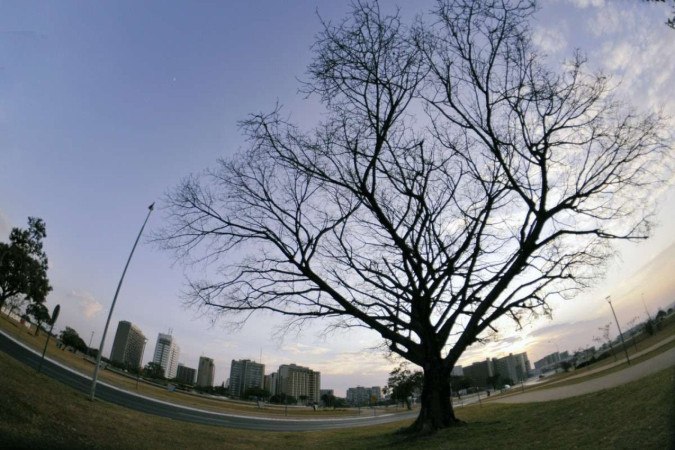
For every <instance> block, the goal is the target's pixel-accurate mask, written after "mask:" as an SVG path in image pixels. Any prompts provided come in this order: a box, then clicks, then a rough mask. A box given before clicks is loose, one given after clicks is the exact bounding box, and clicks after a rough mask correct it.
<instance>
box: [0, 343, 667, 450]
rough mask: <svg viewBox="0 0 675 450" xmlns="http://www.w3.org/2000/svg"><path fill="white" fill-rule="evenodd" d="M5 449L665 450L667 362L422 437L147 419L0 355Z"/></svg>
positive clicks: (0, 433) (376, 430)
mask: <svg viewBox="0 0 675 450" xmlns="http://www.w3.org/2000/svg"><path fill="white" fill-rule="evenodd" d="M0 373H2V375H3V377H2V384H1V385H0V386H1V388H0V437H1V439H0V442H1V443H2V446H3V447H4V448H275V447H277V448H325V447H328V448H331V447H340V448H345V449H347V448H388V447H393V446H396V447H397V448H403V449H406V448H467V449H471V448H480V449H490V448H500V449H504V448H518V449H527V448H537V449H540V448H593V449H599V448H600V449H601V448H655V449H656V448H658V449H663V448H668V447H669V446H671V445H672V443H673V442H675V441H674V439H675V434H674V430H673V424H675V411H674V405H675V368H670V369H668V370H665V371H662V372H659V373H657V374H655V375H651V376H649V377H646V378H644V379H642V380H639V381H637V382H633V383H629V384H626V385H624V386H621V387H618V388H614V389H611V390H605V391H601V392H597V393H594V394H589V395H585V396H581V397H575V398H571V399H565V400H559V401H554V402H548V403H538V404H536V405H535V404H520V405H505V404H487V405H483V406H482V407H481V406H479V405H475V406H471V407H465V408H461V409H459V410H458V411H457V414H458V416H459V417H460V418H461V419H462V420H464V421H466V422H467V423H468V425H467V426H463V427H458V428H453V429H449V430H444V431H442V432H439V433H437V434H435V435H434V436H431V437H427V438H423V439H410V438H408V437H405V436H401V435H397V434H394V431H395V430H397V429H398V428H400V427H402V426H405V425H407V423H406V422H396V423H392V424H388V425H380V426H374V427H362V428H355V429H344V430H331V431H321V432H305V433H278V432H254V431H247V430H233V429H226V428H221V427H213V426H206V425H195V424H192V423H187V422H179V421H173V420H170V419H166V418H162V417H157V416H152V415H148V414H143V413H139V412H136V411H132V410H128V409H125V408H122V407H119V406H116V405H112V404H108V403H105V402H102V401H98V402H93V403H92V402H89V401H88V400H87V399H86V397H85V395H84V394H81V393H79V392H77V391H74V390H72V389H70V388H68V387H66V386H64V385H62V384H60V383H58V382H56V381H53V380H51V379H50V378H48V377H46V376H44V375H42V374H37V373H36V372H35V370H33V369H31V368H30V367H28V366H25V365H23V364H21V363H19V362H18V361H16V360H14V359H13V358H11V357H9V356H8V355H6V354H4V353H0Z"/></svg>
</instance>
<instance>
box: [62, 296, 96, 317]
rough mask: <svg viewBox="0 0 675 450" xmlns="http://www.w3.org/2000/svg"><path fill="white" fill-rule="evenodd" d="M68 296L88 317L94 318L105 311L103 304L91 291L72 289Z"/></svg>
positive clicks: (83, 314)
mask: <svg viewBox="0 0 675 450" xmlns="http://www.w3.org/2000/svg"><path fill="white" fill-rule="evenodd" d="M67 297H68V300H69V301H71V302H72V303H75V304H77V306H78V308H79V311H80V314H81V315H82V316H84V317H85V318H86V319H93V318H94V317H96V316H98V314H99V313H100V312H101V311H103V305H102V304H101V303H100V302H99V301H98V300H96V298H94V296H93V295H92V294H91V293H89V292H86V291H77V290H72V291H70V292H69V293H68V294H67Z"/></svg>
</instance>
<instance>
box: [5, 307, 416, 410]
mask: <svg viewBox="0 0 675 450" xmlns="http://www.w3.org/2000/svg"><path fill="white" fill-rule="evenodd" d="M0 329H2V330H3V331H4V332H6V333H8V334H9V335H11V336H13V337H15V338H16V339H18V340H19V341H21V342H23V343H25V344H27V345H29V346H30V347H32V348H34V349H36V350H38V351H40V352H42V349H43V347H44V344H45V340H46V334H45V333H44V332H40V334H39V335H38V336H34V335H33V332H32V331H31V330H29V329H27V328H26V327H24V326H23V325H20V324H17V323H16V322H14V321H13V320H11V319H9V318H8V317H7V316H5V315H3V314H0ZM47 356H48V357H50V358H52V359H54V360H56V361H59V362H61V363H63V364H65V365H67V366H69V367H72V368H73V369H75V370H77V371H79V372H80V373H83V374H85V375H88V376H91V375H92V374H93V372H94V364H93V363H91V362H89V361H87V360H85V359H83V358H82V357H80V356H78V355H75V354H74V353H72V352H69V351H64V350H60V349H58V348H57V347H56V345H55V340H54V339H51V340H50V342H49V345H48V348H47ZM99 379H100V380H101V381H105V382H107V383H110V384H113V385H115V386H118V387H121V388H124V389H127V390H129V391H133V392H138V393H139V394H142V395H145V396H149V397H153V398H157V399H159V400H163V401H169V402H172V403H178V404H181V405H185V406H191V407H195V408H201V409H205V410H209V411H216V412H236V413H237V414H245V415H246V414H248V415H265V416H269V415H275V416H286V415H288V416H289V417H308V416H310V417H351V416H355V415H358V414H359V413H363V414H370V412H369V411H367V410H366V409H365V408H364V409H361V410H360V411H359V410H358V409H356V408H347V409H337V410H333V409H325V410H319V411H314V410H313V409H311V408H308V407H305V408H302V407H291V408H288V410H286V408H284V407H283V406H278V405H268V406H266V407H265V408H263V409H259V408H257V406H256V405H255V404H254V403H246V402H236V401H226V400H223V399H214V398H208V397H205V396H198V395H192V394H188V393H185V392H181V391H175V392H169V391H168V390H167V389H166V388H162V387H158V386H155V385H152V384H149V383H144V382H141V383H139V384H138V388H137V387H136V380H135V379H134V378H128V377H125V376H122V375H119V374H117V373H115V372H111V371H109V370H103V371H100V372H99ZM392 409H393V408H388V409H387V412H390V411H392ZM400 411H401V412H404V411H403V409H401V410H400Z"/></svg>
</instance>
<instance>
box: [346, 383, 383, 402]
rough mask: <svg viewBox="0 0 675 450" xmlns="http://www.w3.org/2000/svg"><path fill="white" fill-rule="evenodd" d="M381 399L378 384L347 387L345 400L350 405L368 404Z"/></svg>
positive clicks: (380, 390)
mask: <svg viewBox="0 0 675 450" xmlns="http://www.w3.org/2000/svg"><path fill="white" fill-rule="evenodd" d="M380 400H382V389H381V388H380V386H373V387H363V386H357V387H353V388H348V389H347V402H349V403H351V404H352V405H369V404H371V403H377V402H379V401H380Z"/></svg>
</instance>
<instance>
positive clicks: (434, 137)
mask: <svg viewBox="0 0 675 450" xmlns="http://www.w3.org/2000/svg"><path fill="white" fill-rule="evenodd" d="M533 9H534V5H533V4H532V3H530V2H523V1H518V2H508V1H507V2H502V1H489V0H488V1H473V0H471V1H469V0H466V1H463V0H457V1H450V0H448V1H440V2H439V3H438V5H437V7H436V8H435V10H434V11H433V12H432V14H433V17H432V18H430V19H428V20H417V21H415V22H413V24H412V25H410V26H407V25H405V24H404V23H403V22H402V20H401V18H400V17H399V15H398V14H396V13H395V14H392V15H387V14H384V13H383V12H382V11H381V10H380V8H379V6H378V5H377V4H373V3H362V2H359V3H356V4H355V5H354V7H353V10H352V12H351V14H350V15H349V16H348V17H347V18H346V19H345V20H344V21H343V22H341V23H339V24H337V25H333V24H330V23H325V24H324V29H323V31H322V33H321V34H320V35H319V36H318V37H317V40H316V42H315V45H314V47H313V50H314V58H313V61H312V63H311V64H310V65H309V68H308V81H307V82H306V83H305V84H304V85H303V89H304V91H305V92H307V93H308V94H309V95H314V96H316V98H318V99H320V101H321V102H322V103H323V105H324V106H325V109H326V115H325V118H324V120H323V121H322V122H321V123H320V124H319V125H317V126H316V127H314V128H313V129H312V130H311V131H303V130H302V129H301V128H300V127H298V126H296V125H294V124H292V123H290V122H289V121H288V120H286V119H285V118H284V117H283V116H282V115H281V113H280V111H279V109H275V110H274V111H272V112H271V113H268V114H253V115H251V116H250V117H249V118H248V119H247V120H245V121H244V122H243V129H244V131H245V133H246V135H247V136H248V142H249V146H248V149H247V150H246V151H244V152H243V153H241V154H238V155H237V156H235V157H233V158H230V159H224V160H221V161H219V163H218V165H217V166H216V167H215V168H213V169H212V170H210V171H208V172H207V173H206V174H204V175H202V176H192V177H189V178H188V179H186V180H184V181H183V182H182V183H181V184H180V185H179V186H178V187H177V188H176V189H175V190H174V191H172V192H171V193H170V194H169V195H168V210H169V220H168V225H167V226H166V228H165V229H164V230H163V231H162V232H161V235H160V238H161V239H162V240H163V244H164V246H165V247H166V248H168V249H171V250H173V251H176V252H177V254H178V256H179V257H186V258H187V259H188V260H191V261H195V260H199V261H202V262H205V263H206V264H207V265H208V266H209V267H211V268H213V269H215V270H214V273H215V275H214V276H212V277H208V278H206V277H205V279H197V278H196V279H192V280H191V281H190V283H189V293H188V295H189V299H190V301H192V302H193V303H194V304H195V305H199V306H202V307H206V308H210V309H211V310H212V311H213V312H214V313H218V312H220V313H226V314H227V317H228V318H231V317H234V318H235V319H234V320H241V321H245V320H246V319H247V318H249V317H250V315H251V313H252V312H255V311H273V312H276V313H279V314H283V315H286V316H288V318H289V322H288V324H289V326H290V325H301V324H302V323H304V321H306V320H308V319H315V318H323V319H328V320H329V322H326V323H328V324H329V325H328V326H344V327H350V326H363V327H367V328H370V329H372V330H374V331H376V332H377V333H379V334H380V335H381V337H382V339H383V340H384V342H386V343H387V345H388V347H389V348H390V350H391V351H392V352H394V353H396V354H398V355H400V356H401V357H403V358H405V359H406V360H408V361H410V362H412V363H414V364H417V365H419V366H420V367H421V368H422V370H423V372H424V385H423V389H422V395H421V401H422V407H421V410H420V415H419V418H418V419H417V421H416V422H415V423H414V424H413V425H412V427H411V430H413V431H417V432H425V431H433V430H435V429H438V428H442V427H446V426H450V425H452V424H454V423H456V422H457V420H456V418H455V416H454V412H453V409H452V406H451V404H450V383H449V381H450V372H451V370H452V368H453V366H454V365H455V364H456V362H457V360H458V359H459V357H460V356H461V355H462V353H463V352H464V350H465V349H466V348H467V347H469V346H470V345H471V344H473V343H475V342H476V341H478V340H480V339H482V338H484V337H485V336H486V335H488V334H489V333H491V332H492V331H493V330H494V328H495V323H496V321H497V320H498V319H500V318H502V317H504V316H507V317H510V318H512V319H513V320H515V321H516V322H518V323H520V322H521V320H524V319H527V318H528V317H529V316H530V315H532V314H546V313H548V312H549V306H548V304H549V300H550V299H551V298H552V297H555V296H562V297H570V296H572V295H574V294H575V293H576V292H577V291H578V290H579V289H581V288H583V287H585V286H586V285H587V284H588V283H589V282H590V280H592V279H593V278H594V277H596V276H597V275H598V274H599V270H601V267H602V264H603V262H604V261H605V260H606V259H607V258H608V257H609V256H610V255H611V254H612V248H611V245H610V244H611V243H612V241H615V240H624V239H643V238H646V237H647V236H648V234H649V222H648V220H647V218H648V213H649V205H650V204H651V202H650V201H649V200H650V197H649V196H650V189H651V188H653V187H654V185H655V184H656V183H658V182H659V180H660V176H662V175H663V173H662V171H660V168H662V167H663V165H659V161H660V160H661V159H662V158H664V157H667V155H668V154H669V153H668V150H667V145H668V141H667V140H666V139H665V138H664V137H663V136H662V135H661V133H662V130H663V129H664V125H663V123H662V121H661V119H660V118H659V117H658V116H656V115H644V116H641V115H639V114H637V113H636V112H635V111H633V110H631V109H629V108H627V107H624V106H622V105H621V104H620V103H619V102H618V101H616V99H615V98H614V96H613V95H612V88H611V84H610V81H609V80H608V79H607V78H606V77H605V76H603V75H602V74H593V73H590V72H589V71H588V70H586V64H585V60H584V58H583V57H582V56H581V55H579V54H574V55H572V57H571V59H570V60H569V61H567V62H566V64H565V65H564V66H563V67H561V69H560V70H558V71H554V70H552V69H551V68H550V67H549V65H548V62H547V61H545V60H544V59H543V58H542V57H541V56H540V55H539V54H538V53H537V52H536V51H535V49H534V48H533V45H532V42H531V36H530V31H529V30H528V26H527V25H528V20H529V18H530V16H531V14H532V12H533Z"/></svg>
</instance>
